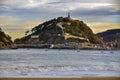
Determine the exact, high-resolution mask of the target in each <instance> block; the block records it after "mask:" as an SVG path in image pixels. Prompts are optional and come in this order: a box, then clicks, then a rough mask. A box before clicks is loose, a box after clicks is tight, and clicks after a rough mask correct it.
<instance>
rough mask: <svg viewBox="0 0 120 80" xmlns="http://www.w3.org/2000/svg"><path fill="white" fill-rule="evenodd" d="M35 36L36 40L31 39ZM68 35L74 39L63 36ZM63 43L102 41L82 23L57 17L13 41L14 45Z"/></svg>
mask: <svg viewBox="0 0 120 80" xmlns="http://www.w3.org/2000/svg"><path fill="white" fill-rule="evenodd" d="M29 32H30V33H31V34H29ZM66 33H67V35H66ZM27 34H29V35H27ZM35 35H37V36H38V39H35V38H34V39H33V38H32V37H33V36H35ZM69 35H70V36H74V37H75V38H74V37H69V38H67V39H66V38H65V36H69ZM64 42H90V43H102V40H101V39H100V37H98V36H97V35H95V34H94V33H93V32H92V30H91V29H90V28H89V27H88V26H87V25H86V24H85V23H84V22H83V21H79V20H73V19H71V18H68V17H65V18H64V17H58V18H57V19H52V20H49V21H46V22H44V23H42V24H40V25H38V26H36V27H34V28H32V29H31V31H26V36H25V37H23V38H21V39H16V40H15V43H49V44H57V43H64Z"/></svg>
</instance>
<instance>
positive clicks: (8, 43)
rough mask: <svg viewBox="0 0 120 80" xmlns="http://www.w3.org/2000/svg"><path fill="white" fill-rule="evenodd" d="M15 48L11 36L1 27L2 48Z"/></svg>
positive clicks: (0, 45) (0, 43)
mask: <svg viewBox="0 0 120 80" xmlns="http://www.w3.org/2000/svg"><path fill="white" fill-rule="evenodd" d="M7 48H13V42H12V40H11V37H10V36H9V35H7V34H5V33H4V32H3V31H2V30H1V28H0V49H7Z"/></svg>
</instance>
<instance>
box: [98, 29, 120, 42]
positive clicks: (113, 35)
mask: <svg viewBox="0 0 120 80" xmlns="http://www.w3.org/2000/svg"><path fill="white" fill-rule="evenodd" d="M97 35H99V36H100V37H102V38H103V41H105V42H110V41H115V40H120V29H111V30H107V31H105V32H101V33H98V34H97Z"/></svg>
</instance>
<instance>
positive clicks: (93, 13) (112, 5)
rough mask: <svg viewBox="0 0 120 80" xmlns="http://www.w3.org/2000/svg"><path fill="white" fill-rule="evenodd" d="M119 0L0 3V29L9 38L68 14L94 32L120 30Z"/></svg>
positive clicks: (0, 0)
mask: <svg viewBox="0 0 120 80" xmlns="http://www.w3.org/2000/svg"><path fill="white" fill-rule="evenodd" d="M119 7H120V0H0V27H1V28H2V29H3V30H4V31H5V32H6V33H7V34H9V35H10V36H11V37H12V39H13V40H14V39H16V38H21V37H23V36H24V35H25V31H26V30H31V28H33V27H35V26H37V25H39V24H41V23H42V22H44V21H48V20H50V19H53V18H57V17H60V16H63V17H66V16H67V13H68V11H69V12H70V14H71V17H72V18H73V19H77V20H81V21H84V22H85V23H86V24H87V25H88V26H89V27H90V28H91V29H92V30H93V32H94V33H98V32H102V31H106V30H108V29H120V8H119Z"/></svg>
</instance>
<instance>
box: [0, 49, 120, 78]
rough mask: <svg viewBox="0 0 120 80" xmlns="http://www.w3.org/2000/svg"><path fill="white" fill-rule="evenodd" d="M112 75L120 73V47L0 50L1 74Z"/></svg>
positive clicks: (28, 75)
mask: <svg viewBox="0 0 120 80" xmlns="http://www.w3.org/2000/svg"><path fill="white" fill-rule="evenodd" d="M109 76H111V77H118V76H120V51H119V50H118V51H107V50H79V51H78V50H65V49H64V50H62V49H61V50H58V49H15V50H0V77H109Z"/></svg>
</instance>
